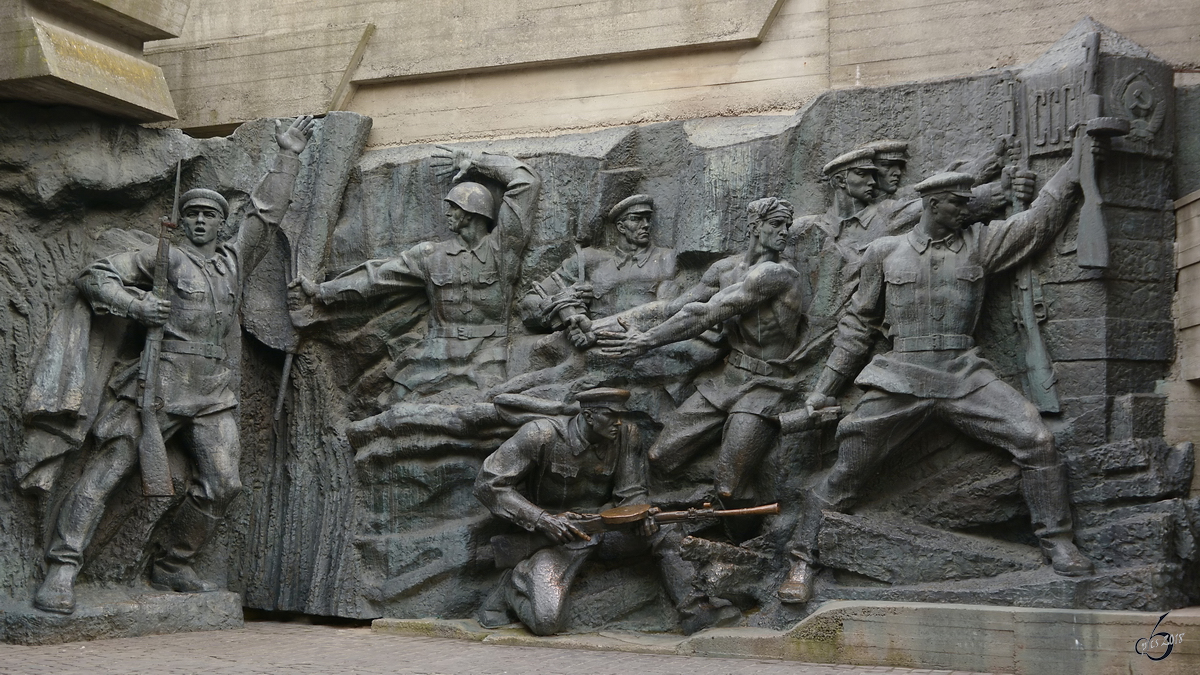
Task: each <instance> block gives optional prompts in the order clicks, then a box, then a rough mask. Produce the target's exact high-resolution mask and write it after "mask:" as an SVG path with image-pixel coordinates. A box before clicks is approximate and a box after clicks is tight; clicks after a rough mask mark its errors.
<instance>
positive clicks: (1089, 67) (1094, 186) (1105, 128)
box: [1075, 32, 1129, 269]
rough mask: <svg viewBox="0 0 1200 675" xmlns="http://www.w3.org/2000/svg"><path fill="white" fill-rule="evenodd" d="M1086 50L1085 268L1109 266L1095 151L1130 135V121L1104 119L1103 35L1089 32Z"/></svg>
mask: <svg viewBox="0 0 1200 675" xmlns="http://www.w3.org/2000/svg"><path fill="white" fill-rule="evenodd" d="M1083 46H1084V49H1086V50H1087V58H1086V61H1085V63H1084V73H1083V94H1084V96H1083V101H1084V106H1085V107H1084V117H1085V118H1086V119H1087V120H1088V121H1087V122H1084V126H1085V128H1086V133H1087V137H1086V142H1085V143H1084V147H1083V153H1082V155H1081V156H1080V157H1079V158H1078V160H1077V161H1079V162H1080V167H1079V184H1080V187H1081V188H1082V190H1083V205H1082V206H1080V207H1079V235H1078V236H1077V238H1076V247H1077V250H1076V252H1075V262H1076V263H1077V264H1078V265H1079V266H1080V267H1082V268H1085V269H1103V268H1106V267H1108V229H1107V227H1106V226H1105V224H1104V210H1103V208H1102V205H1103V203H1104V198H1103V196H1102V195H1101V194H1100V186H1099V184H1098V183H1097V182H1096V160H1095V157H1094V156H1093V154H1092V149H1093V148H1094V147H1095V146H1096V144H1097V143H1099V142H1100V141H1099V139H1101V138H1112V137H1114V136H1124V135H1125V134H1127V133H1129V120H1127V119H1124V118H1121V117H1104V116H1103V106H1104V96H1103V95H1102V94H1100V93H1098V87H1097V85H1096V81H1097V80H1098V79H1099V76H1100V33H1096V32H1093V33H1088V35H1087V37H1086V38H1085V39H1084V43H1083Z"/></svg>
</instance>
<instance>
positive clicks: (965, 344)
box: [892, 335, 975, 352]
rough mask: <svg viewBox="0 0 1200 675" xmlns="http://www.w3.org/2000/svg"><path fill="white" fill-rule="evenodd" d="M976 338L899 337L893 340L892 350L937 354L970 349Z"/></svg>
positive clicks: (967, 336) (947, 336) (961, 336)
mask: <svg viewBox="0 0 1200 675" xmlns="http://www.w3.org/2000/svg"><path fill="white" fill-rule="evenodd" d="M974 346H975V338H973V337H971V336H970V335H918V336H916V337H898V338H894V339H893V340H892V349H894V350H895V351H898V352H937V351H942V350H948V349H970V348H972V347H974Z"/></svg>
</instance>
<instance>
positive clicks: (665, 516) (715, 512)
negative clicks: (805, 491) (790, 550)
mask: <svg viewBox="0 0 1200 675" xmlns="http://www.w3.org/2000/svg"><path fill="white" fill-rule="evenodd" d="M777 513H779V503H778V502H776V503H774V504H766V505H764V506H752V507H750V508H745V509H714V508H713V506H712V504H709V503H708V502H705V503H704V505H703V506H701V507H700V508H696V507H692V508H689V509H688V510H686V511H663V510H662V509H660V508H658V507H657V506H650V505H649V504H630V505H628V506H618V507H616V508H612V509H608V510H607V511H601V512H600V513H594V514H593V513H589V514H581V515H580V517H579V518H572V519H571V522H572V524H573V525H575V526H576V527H578V528H579V529H581V530H583V531H584V532H587V533H588V534H598V533H600V532H606V531H608V530H616V529H622V528H627V527H630V526H632V525H636V524H637V523H640V522H642V521H644V520H646V519H647V518H651V517H653V518H654V521H655V522H656V523H682V522H688V521H695V520H707V519H709V518H729V517H733V516H770V515H775V514H777ZM588 541H591V539H590V538H588Z"/></svg>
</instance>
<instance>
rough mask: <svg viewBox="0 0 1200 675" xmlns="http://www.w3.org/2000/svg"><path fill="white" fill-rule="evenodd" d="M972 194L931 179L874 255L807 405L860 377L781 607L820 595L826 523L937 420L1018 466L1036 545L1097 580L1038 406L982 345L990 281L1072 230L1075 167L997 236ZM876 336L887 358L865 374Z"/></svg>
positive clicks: (958, 183) (798, 543)
mask: <svg viewBox="0 0 1200 675" xmlns="http://www.w3.org/2000/svg"><path fill="white" fill-rule="evenodd" d="M1078 151H1079V150H1078V148H1077V149H1076V152H1078ZM974 182H975V176H973V175H971V174H966V173H955V172H948V173H940V174H937V175H935V176H933V177H931V178H929V179H927V180H925V181H922V182H921V183H919V184H918V185H917V186H916V190H917V192H918V193H919V194H920V195H921V201H922V207H923V213H922V217H921V220H920V222H919V223H918V224H917V226H916V227H915V228H914V229H913V230H912V231H911V232H909V233H907V234H903V235H896V236H889V237H884V238H881V239H879V240H877V241H875V242H874V243H872V244H871V245H870V246H869V247H868V248H867V251H866V253H865V255H864V257H863V262H862V265H861V269H860V280H859V283H858V287H857V290H856V291H855V293H854V297H853V300H852V302H851V306H850V310H849V312H848V313H847V314H846V315H845V316H844V317H843V318H842V320H841V322H840V323H839V326H838V334H837V337H836V339H835V346H834V350H833V353H832V354H831V355H830V356H829V358H828V360H827V361H826V365H825V370H824V372H823V373H822V375H821V377H820V380H819V381H818V383H817V386H816V387H815V391H814V392H813V393H812V394H810V395H809V396H808V399H807V400H806V405H808V406H810V407H812V408H814V409H816V408H822V407H825V406H828V405H832V404H833V402H834V399H833V397H834V396H835V395H837V393H838V392H839V391H840V390H841V389H842V387H843V386H844V385H845V383H846V382H848V381H849V380H850V379H851V378H852V377H854V376H855V374H857V375H858V377H857V379H855V384H857V385H858V386H859V387H860V388H862V389H864V390H865V391H866V393H865V395H864V396H863V398H862V400H861V401H860V402H859V404H858V407H857V408H856V409H855V410H854V412H853V413H851V414H850V415H849V416H848V417H846V418H845V419H843V420H842V422H841V424H839V426H838V431H837V440H838V459H837V462H836V464H835V465H834V467H833V469H832V470H831V471H830V473H829V474H828V475H827V476H825V478H824V479H823V480H822V481H821V482H820V483H819V484H818V486H817V487H816V488H814V489H813V490H812V492H811V493H810V494H809V495H808V498H807V503H806V504H805V506H804V514H803V515H802V517H801V518H800V520H799V522H798V524H797V530H796V533H795V535H794V538H793V544H794V551H793V552H794V554H795V556H796V561H795V563H794V564H793V566H792V569H791V572H790V574H789V576H788V579H787V580H786V581H785V582H784V584H783V585H782V586H781V588H780V590H779V595H780V598H781V599H782V600H783V601H784V602H806V601H807V600H808V599H809V598H810V597H811V595H812V590H813V589H812V579H813V565H814V563H815V560H816V558H815V555H816V541H817V535H818V533H819V529H820V524H821V520H822V516H821V511H823V510H826V511H843V510H845V509H847V508H849V507H850V506H852V505H853V504H854V503H855V501H856V500H857V499H858V498H859V497H860V496H861V495H860V490H861V488H862V486H863V485H864V484H865V482H866V481H867V480H869V479H870V478H871V477H872V475H873V474H874V473H875V472H876V471H877V469H878V467H879V466H880V465H881V463H882V462H883V461H884V460H885V459H886V458H887V457H888V456H889V455H891V454H892V452H893V451H895V450H896V449H897V448H899V447H901V446H902V445H903V444H904V443H905V442H906V441H907V440H909V439H910V438H912V436H913V435H914V434H915V433H916V432H917V431H919V430H920V429H921V428H922V427H923V426H924V425H925V422H926V421H928V420H940V421H942V422H943V423H945V424H947V425H949V426H951V427H954V428H955V429H957V430H958V431H959V432H961V433H963V434H965V435H967V436H969V437H971V438H975V439H978V440H980V441H983V442H985V443H989V444H991V445H994V446H996V447H998V448H1000V449H1002V450H1005V451H1006V452H1008V453H1009V454H1010V455H1011V456H1012V458H1013V461H1014V462H1015V463H1016V464H1017V465H1018V466H1019V467H1020V468H1021V482H1022V488H1023V491H1024V494H1025V501H1026V503H1027V504H1028V506H1029V512H1030V515H1031V516H1032V520H1033V526H1034V533H1035V534H1036V535H1037V537H1038V538H1039V540H1040V542H1041V547H1042V551H1043V552H1044V554H1045V555H1046V557H1047V558H1048V559H1049V560H1050V562H1051V564H1052V565H1053V568H1054V571H1055V572H1057V573H1059V574H1062V575H1066V576H1078V575H1085V574H1088V573H1090V572H1091V571H1092V563H1091V561H1089V560H1088V559H1087V558H1086V557H1084V556H1083V555H1082V554H1081V553H1080V552H1079V550H1078V549H1077V548H1076V547H1075V544H1074V541H1073V528H1072V521H1071V509H1070V503H1069V499H1068V491H1067V476H1066V469H1065V467H1064V465H1063V462H1062V459H1061V457H1060V456H1059V454H1058V451H1057V450H1056V449H1055V447H1054V435H1053V434H1052V433H1051V432H1050V430H1049V429H1047V427H1046V424H1045V423H1044V422H1043V421H1042V418H1041V416H1040V415H1039V413H1038V410H1037V408H1036V407H1034V405H1033V404H1032V403H1030V402H1029V401H1028V400H1026V398H1025V397H1024V396H1022V395H1021V393H1020V392H1018V391H1017V390H1016V389H1014V388H1013V387H1011V386H1010V385H1008V384H1006V383H1005V382H1004V381H1002V380H1000V379H999V378H998V377H997V376H996V374H995V372H994V371H993V369H992V367H991V364H989V363H988V362H987V361H985V360H984V359H983V358H982V357H980V355H979V353H978V352H977V351H976V349H975V339H974V337H973V334H974V332H975V328H976V325H977V324H978V321H979V316H980V312H981V311H982V307H983V301H984V291H985V283H986V278H987V276H988V275H992V274H997V273H1000V272H1003V271H1005V270H1009V269H1012V268H1013V267H1015V266H1017V265H1019V264H1021V263H1023V262H1024V261H1026V260H1028V259H1029V258H1030V257H1031V256H1033V255H1035V254H1036V253H1037V252H1039V251H1040V250H1042V248H1043V247H1045V246H1046V245H1047V244H1048V243H1049V242H1050V241H1051V240H1052V239H1053V238H1054V236H1055V235H1056V234H1057V232H1058V231H1059V230H1060V229H1061V228H1062V227H1063V225H1064V224H1065V223H1066V221H1067V217H1068V215H1069V213H1070V210H1071V207H1072V205H1073V203H1074V201H1075V196H1076V194H1077V192H1078V190H1079V175H1078V168H1077V163H1076V161H1075V159H1074V158H1072V159H1071V160H1068V162H1067V163H1066V164H1065V165H1064V166H1063V167H1062V168H1061V169H1060V170H1059V171H1058V172H1057V173H1056V174H1055V175H1054V177H1053V178H1051V179H1050V181H1049V182H1048V183H1047V184H1046V186H1045V187H1044V188H1042V190H1041V192H1040V193H1039V195H1038V197H1037V199H1036V200H1034V202H1033V204H1032V205H1031V207H1030V208H1029V210H1027V211H1024V212H1022V213H1019V214H1017V215H1014V216H1012V217H1011V218H1009V219H1008V220H1006V221H996V222H993V223H992V224H991V225H983V224H982V223H975V224H970V222H969V220H968V219H967V217H966V216H967V213H968V211H967V209H968V202H969V201H970V199H971V186H972V185H973V184H974ZM881 326H883V327H886V328H885V330H886V331H887V337H888V338H890V339H891V342H892V349H891V351H890V352H887V353H882V354H878V355H876V356H875V357H874V358H873V359H872V360H871V362H870V363H869V364H868V365H867V366H866V368H863V367H862V364H863V361H864V360H865V358H866V357H867V355H868V354H869V352H870V349H871V346H872V344H873V343H874V341H875V333H877V332H878V331H879V329H880V327H881ZM860 370H861V372H860Z"/></svg>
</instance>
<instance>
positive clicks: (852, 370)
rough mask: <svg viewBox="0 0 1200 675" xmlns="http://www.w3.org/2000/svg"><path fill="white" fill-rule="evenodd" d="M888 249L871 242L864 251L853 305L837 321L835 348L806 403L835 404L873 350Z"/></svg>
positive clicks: (880, 308) (882, 297)
mask: <svg viewBox="0 0 1200 675" xmlns="http://www.w3.org/2000/svg"><path fill="white" fill-rule="evenodd" d="M888 252H889V249H887V248H885V247H884V246H881V245H879V242H876V243H875V244H872V245H871V246H869V247H868V248H867V251H866V253H865V254H863V261H862V266H861V267H860V269H859V280H858V288H857V289H856V290H855V291H854V295H853V296H852V297H851V300H850V309H849V311H847V312H846V314H845V315H844V316H843V317H842V319H841V321H839V322H838V329H837V335H836V336H835V337H834V340H833V345H834V347H833V352H832V353H830V355H829V359H828V360H826V362H825V370H824V371H822V373H821V377H820V379H819V380H818V381H817V385H816V386H815V387H814V390H813V393H812V394H810V395H809V396H808V399H807V400H806V403H807V404H808V405H810V406H812V407H814V408H824V407H827V406H831V405H834V404H835V401H834V400H833V399H834V397H835V396H837V395H838V393H839V392H840V391H841V389H842V387H843V386H845V384H846V382H847V381H849V380H850V379H852V378H853V377H854V376H855V375H856V374H857V373H858V371H859V370H860V369H862V367H863V361H864V360H865V359H866V356H867V354H868V353H869V352H870V350H871V343H872V340H873V338H874V333H875V330H876V326H878V325H880V323H881V321H882V320H883V312H884V307H885V304H884V293H885V290H886V286H885V283H884V277H883V261H884V259H885V258H886V257H887V254H888Z"/></svg>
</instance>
